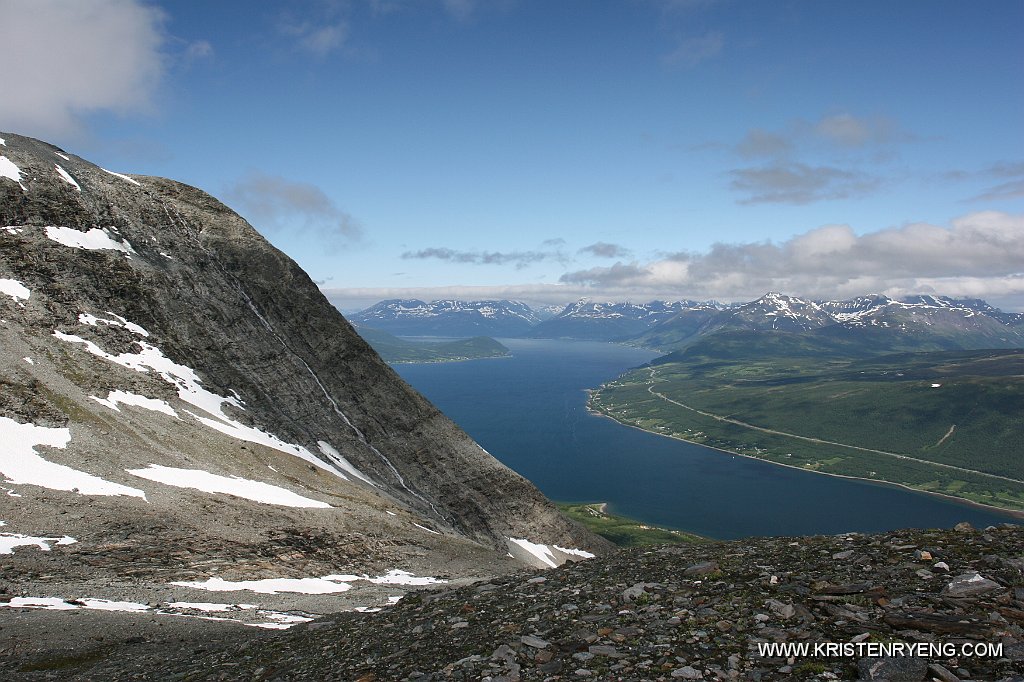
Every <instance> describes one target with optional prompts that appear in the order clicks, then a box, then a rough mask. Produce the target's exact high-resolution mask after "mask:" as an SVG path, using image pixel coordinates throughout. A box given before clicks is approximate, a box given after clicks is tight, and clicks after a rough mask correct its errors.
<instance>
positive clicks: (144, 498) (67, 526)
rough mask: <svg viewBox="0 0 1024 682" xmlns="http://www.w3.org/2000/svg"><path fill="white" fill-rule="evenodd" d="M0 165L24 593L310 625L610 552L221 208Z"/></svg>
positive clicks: (33, 152) (9, 547)
mask: <svg viewBox="0 0 1024 682" xmlns="http://www.w3.org/2000/svg"><path fill="white" fill-rule="evenodd" d="M0 140H2V142H0V175H2V177H0V382H2V384H3V386H2V389H3V390H2V391H0V474H2V476H3V481H2V482H0V493H4V494H2V495H0V499H2V500H3V505H2V506H0V522H2V523H3V528H2V529H0V565H2V567H3V580H4V581H5V582H6V585H5V586H4V587H5V589H6V590H7V591H8V592H9V593H10V592H11V591H14V592H21V593H25V597H26V598H28V599H35V600H42V601H41V602H40V603H42V604H44V605H46V604H48V605H49V606H48V608H49V607H53V608H62V609H63V608H75V605H74V604H71V606H70V607H68V604H69V603H70V602H68V601H67V600H69V599H70V600H77V601H78V602H81V603H83V604H87V605H88V604H94V605H95V604H109V603H110V602H117V603H124V604H136V605H137V604H139V603H141V604H143V605H145V604H146V603H148V602H154V603H165V602H166V603H192V602H197V603H199V602H205V601H206V600H205V599H203V597H204V596H206V597H208V596H209V592H210V590H212V589H215V588H216V589H222V588H225V585H228V587H227V588H226V589H231V588H230V585H234V584H245V585H252V584H257V585H258V586H263V587H266V586H267V585H269V586H270V587H271V588H273V586H275V585H277V586H280V585H284V586H285V587H286V588H289V589H282V590H278V591H276V592H274V595H276V596H268V597H266V599H265V600H264V601H263V602H261V603H260V604H258V606H260V607H261V608H262V607H267V608H269V609H271V610H276V612H283V611H287V610H289V609H291V608H299V609H304V610H308V611H309V612H311V613H317V612H323V609H327V610H340V609H344V608H353V607H357V606H358V607H372V606H378V605H379V604H380V603H381V602H382V601H383V602H386V598H387V597H388V596H395V595H396V594H399V593H401V592H403V591H404V590H405V589H408V585H409V584H416V581H417V580H420V581H421V580H424V579H428V578H429V579H430V580H450V581H459V580H465V579H467V578H473V577H479V576H481V575H493V574H496V573H501V572H505V571H508V570H514V569H515V568H517V567H521V566H523V565H534V566H547V565H553V564H556V563H558V562H560V561H563V560H567V559H574V560H575V559H579V558H580V557H581V556H583V555H588V554H590V553H595V552H601V551H605V550H606V549H607V548H608V545H607V543H605V542H604V541H603V540H601V539H600V538H596V537H595V536H592V535H591V534H589V533H588V532H587V531H585V530H583V529H582V528H580V527H579V526H577V525H576V524H574V523H572V522H570V521H569V520H567V519H565V518H564V517H562V516H561V515H560V514H559V513H558V511H557V509H556V508H555V507H554V506H553V505H552V504H550V503H549V502H548V501H547V500H546V499H545V498H544V497H543V496H542V495H541V494H540V493H539V492H538V491H537V490H536V489H535V488H534V487H533V486H532V485H531V484H530V483H529V482H527V481H526V480H525V479H523V478H522V477H521V476H519V475H517V474H516V473H514V472H513V471H511V470H510V469H508V468H507V467H505V466H503V465H501V464H500V463H499V462H497V461H496V460H495V459H494V458H493V457H491V456H490V455H489V454H488V453H486V452H485V451H484V450H483V449H482V448H480V447H479V446H478V445H477V444H476V443H475V442H473V441H472V440H471V439H470V438H469V437H468V436H466V435H465V434H464V433H463V432H462V431H461V430H460V429H458V427H456V426H455V425H454V424H453V423H452V422H451V421H450V420H448V419H447V418H446V417H444V415H442V414H441V413H440V412H439V411H438V410H437V409H436V408H434V407H433V406H432V405H431V404H430V403H429V402H427V401H426V400H425V399H424V398H423V397H422V396H420V395H419V394H417V393H416V392H415V391H414V390H412V389H411V388H410V387H408V386H407V385H406V384H405V383H404V382H403V381H402V380H401V379H400V378H399V377H398V376H397V375H396V374H395V373H394V372H393V371H392V370H391V369H390V368H389V367H388V366H387V365H386V364H385V363H384V362H383V361H381V360H380V358H379V357H378V356H377V354H376V353H374V352H373V350H372V349H371V348H370V347H369V346H368V345H367V344H366V343H365V342H364V341H363V340H362V339H361V338H360V337H359V336H358V335H357V334H356V333H355V332H354V331H353V329H352V327H351V326H350V325H349V324H348V322H347V321H345V319H344V318H343V317H342V316H341V315H340V314H339V313H338V312H337V310H336V309H335V308H334V307H333V306H331V305H330V303H329V302H328V301H327V300H326V299H325V298H324V296H323V295H322V294H321V293H320V291H319V289H318V288H317V287H316V285H315V284H314V283H313V282H312V281H311V280H310V278H309V277H308V276H307V275H306V273H304V272H303V271H302V270H301V269H300V268H299V267H298V265H296V264H295V263H294V262H293V261H292V260H291V259H289V258H288V257H287V256H285V255H284V254H283V253H281V252H280V251H278V250H276V249H274V248H273V247H272V246H271V245H270V244H269V243H267V242H266V240H264V239H263V238H262V237H261V236H260V235H259V234H258V233H257V232H256V231H255V230H254V229H253V228H252V227H251V226H250V225H248V224H247V223H246V222H245V221H244V220H243V219H241V218H240V217H239V216H238V215H237V214H235V213H234V212H232V211H231V210H230V209H229V208H227V207H226V206H224V205H223V204H221V203H220V202H218V201H217V200H216V199H214V198H213V197H211V196H210V195H208V194H206V193H204V192H202V191H201V190H198V189H196V188H193V187H189V186H187V185H183V184H180V183H176V182H173V181H171V180H166V179H163V178H155V177H144V176H129V175H124V174H119V173H113V172H110V171H106V170H104V169H102V168H99V167H98V166H95V165H94V164H92V163H90V162H88V161H86V160H84V159H81V158H79V157H77V156H74V155H72V154H69V153H67V152H65V151H64V150H61V149H59V148H56V147H53V146H52V145H48V144H46V143H43V142H40V141H37V140H33V139H30V138H26V137H21V136H17V135H12V134H7V133H2V134H0ZM560 548H561V549H560ZM396 571H397V573H396ZM260 581H271V582H270V583H263V582H260ZM274 581H284V583H277V582H274ZM289 581H291V582H289ZM410 581H411V582H410ZM218 586H219V587H218ZM290 588H295V589H290ZM246 589H248V588H246ZM272 592H273V590H271V591H270V592H260V594H267V595H271V593H272ZM313 593H317V594H321V595H323V594H329V595H332V597H330V598H325V597H322V596H321V597H319V598H318V600H317V601H316V602H315V603H314V602H312V601H311V599H313V598H312V597H311V596H310V595H311V594H313ZM288 595H291V596H288ZM83 599H86V600H92V601H82V600H83ZM260 599H263V598H262V597H261V598H260ZM331 599H333V601H331ZM47 600H55V601H47ZM97 600H98V601H97ZM224 606H225V607H226V606H230V604H228V605H224ZM314 607H315V608H314ZM82 608H86V607H82ZM90 608H91V607H90ZM133 608H134V607H133ZM318 609H319V611H318ZM242 612H246V613H248V611H247V610H245V609H234V610H230V609H229V610H228V612H227V613H228V614H229V615H231V614H233V615H235V616H237V615H238V614H239V613H242ZM253 613H256V611H253ZM264 625H266V623H264Z"/></svg>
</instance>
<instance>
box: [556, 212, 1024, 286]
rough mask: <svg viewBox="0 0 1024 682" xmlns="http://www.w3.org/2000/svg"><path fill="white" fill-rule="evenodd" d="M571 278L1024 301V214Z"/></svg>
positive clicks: (843, 230) (596, 282)
mask: <svg viewBox="0 0 1024 682" xmlns="http://www.w3.org/2000/svg"><path fill="white" fill-rule="evenodd" d="M561 281H562V282H563V283H564V284H570V285H577V286H578V285H585V286H588V287H590V288H591V289H594V290H610V291H622V290H630V291H632V292H633V295H634V296H641V295H645V294H647V295H656V294H659V295H664V294H666V293H667V292H671V293H669V295H670V296H672V297H676V298H680V297H688V298H721V299H744V298H752V297H755V296H758V295H760V294H762V293H764V292H765V291H769V290H775V291H785V292H792V293H795V294H800V295H804V296H815V297H827V298H832V297H846V296H854V295H860V294H866V293H879V292H880V293H885V294H888V295H905V294H909V293H920V292H936V293H943V294H950V295H969V296H980V297H982V298H984V297H985V296H986V295H992V296H1000V297H1005V296H1009V295H1017V296H1020V297H1024V215H1012V214H1007V213H1001V212H998V211H983V212H979V213H972V214H970V215H966V216H963V217H961V218H958V219H956V220H954V221H952V223H951V224H950V225H949V226H939V225H931V224H927V223H913V224H908V225H903V226H900V227H894V228H889V229H885V230H880V231H878V232H872V233H868V234H864V235H857V234H856V233H854V231H853V230H852V228H850V227H849V226H847V225H826V226H823V227H819V228H816V229H814V230H811V231H809V232H806V233H804V234H800V235H797V236H795V237H793V238H791V239H789V240H787V241H785V242H782V243H772V242H752V243H745V244H723V243H719V244H715V245H713V246H712V247H711V249H710V250H709V251H708V252H706V253H688V252H681V253H676V254H670V255H668V256H666V257H665V258H663V259H661V260H658V261H653V262H650V263H638V262H631V263H622V262H617V263H615V264H614V265H612V266H609V267H598V268H590V269H588V270H580V271H576V272H570V273H566V274H565V275H563V276H562V278H561Z"/></svg>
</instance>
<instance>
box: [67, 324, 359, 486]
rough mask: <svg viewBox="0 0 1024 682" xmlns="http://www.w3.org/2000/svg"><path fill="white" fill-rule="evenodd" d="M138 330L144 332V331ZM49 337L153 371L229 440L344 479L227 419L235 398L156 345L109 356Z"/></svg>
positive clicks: (302, 452) (297, 450) (70, 338)
mask: <svg viewBox="0 0 1024 682" xmlns="http://www.w3.org/2000/svg"><path fill="white" fill-rule="evenodd" d="M81 319H83V318H80V320H81ZM89 319H92V316H89V315H85V320H86V322H85V323H86V324H89V323H90V322H88V320H89ZM106 323H108V324H110V323H111V322H110V321H109V320H108V321H106ZM124 324H125V326H126V328H127V325H128V324H131V323H128V322H125V323H124ZM134 327H136V328H137V329H139V330H142V328H141V327H138V325H134ZM142 331H143V332H144V331H145V330H142ZM146 333H148V332H146ZM53 335H54V336H56V337H57V338H58V339H61V340H62V341H67V342H69V343H80V344H82V345H84V346H85V350H87V351H88V352H89V353H92V354H93V355H95V356H97V357H101V358H103V359H104V360H108V361H110V362H113V363H116V364H118V365H121V366H122V367H127V368H128V369H132V370H135V371H136V372H143V373H147V372H149V371H150V370H153V371H155V372H156V373H157V374H159V375H160V378H161V379H163V380H164V381H166V382H167V383H169V384H171V385H172V386H174V387H175V388H176V389H177V390H178V397H179V398H180V399H181V400H183V401H184V402H186V403H188V404H190V405H193V406H195V407H197V408H199V409H200V410H202V411H203V412H206V413H208V414H210V415H213V416H215V417H216V419H210V418H208V417H202V416H199V415H197V414H195V413H194V412H188V411H186V413H187V414H189V415H191V416H192V417H194V418H195V419H196V420H198V421H199V422H200V423H202V424H203V425H205V426H208V427H210V428H212V429H215V430H217V431H219V432H221V433H223V434H225V435H227V436H231V437H232V438H237V439H238V440H242V441H246V442H249V443H256V444H258V445H265V446H267V447H269V448H272V449H274V450H277V451H279V452H284V453H287V454H289V455H294V456H295V457H298V458H300V459H302V460H304V461H306V462H309V463H310V464H312V465H314V466H317V467H320V468H321V469H324V470H325V471H329V472H331V473H332V474H335V475H336V476H338V477H339V478H341V479H342V480H348V479H347V478H346V477H345V476H344V475H343V474H342V473H341V472H340V471H339V470H338V469H337V468H336V467H332V466H329V465H328V464H326V463H325V462H324V461H323V460H321V459H320V458H319V457H317V456H316V455H314V454H313V453H312V452H310V451H309V450H307V449H306V448H304V447H302V446H301V445H295V444H292V443H285V442H284V441H282V440H281V439H280V438H278V437H277V436H275V435H273V434H270V433H266V432H265V431H261V430H259V429H257V428H255V427H253V426H246V425H244V424H241V423H240V422H237V421H235V420H233V419H231V418H230V417H229V416H228V415H226V414H224V411H223V406H224V405H225V404H228V405H232V406H234V407H236V408H238V409H243V410H244V409H245V408H244V407H243V406H242V402H241V401H240V400H239V399H238V398H234V397H232V398H225V397H223V396H219V395H217V394H216V393H213V392H212V391H209V390H207V389H206V388H204V387H203V386H202V380H201V379H200V378H199V375H197V374H196V372H195V370H193V369H192V368H191V367H187V366H186V365H179V364H178V363H176V362H174V361H173V360H171V359H170V358H168V357H167V356H165V355H164V354H163V352H162V351H161V350H160V349H159V348H157V347H156V346H153V345H151V344H149V343H147V342H145V341H142V340H138V341H136V342H135V343H136V344H138V345H139V347H140V348H141V349H142V350H141V351H139V352H138V353H120V354H118V355H111V354H110V353H107V352H106V351H104V350H103V349H102V348H100V347H99V346H97V345H96V344H95V343H93V342H92V341H88V340H86V339H83V338H81V337H80V336H76V335H74V334H65V333H64V332H59V331H54V332H53Z"/></svg>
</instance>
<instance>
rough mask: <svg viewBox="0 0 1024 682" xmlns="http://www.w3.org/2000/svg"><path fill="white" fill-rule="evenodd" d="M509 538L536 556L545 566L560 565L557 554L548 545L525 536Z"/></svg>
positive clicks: (553, 566)
mask: <svg viewBox="0 0 1024 682" xmlns="http://www.w3.org/2000/svg"><path fill="white" fill-rule="evenodd" d="M508 540H509V542H512V543H515V544H516V545H518V546H519V547H520V548H522V549H524V550H526V551H527V552H528V553H529V554H531V555H533V556H534V557H536V558H537V559H538V560H539V561H540V562H541V563H542V564H544V565H545V566H550V567H551V568H555V567H556V566H558V562H557V561H555V555H554V554H552V553H551V549H549V548H548V546H547V545H542V544H539V543H536V542H530V541H529V540H527V539H525V538H509V539H508Z"/></svg>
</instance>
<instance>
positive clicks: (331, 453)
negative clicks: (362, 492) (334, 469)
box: [316, 440, 376, 485]
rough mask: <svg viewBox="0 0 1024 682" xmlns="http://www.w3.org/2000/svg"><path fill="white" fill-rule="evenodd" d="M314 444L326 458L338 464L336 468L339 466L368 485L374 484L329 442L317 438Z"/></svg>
mask: <svg viewBox="0 0 1024 682" xmlns="http://www.w3.org/2000/svg"><path fill="white" fill-rule="evenodd" d="M316 444H317V445H319V446H320V452H322V453H324V455H325V456H326V457H327V459H329V460H331V461H332V462H334V463H335V464H336V465H337V466H338V468H340V469H342V470H344V471H347V472H348V473H350V474H352V475H353V476H355V477H356V478H358V479H360V480H362V481H365V482H366V483H369V484H370V485H376V484H375V483H374V482H373V481H371V480H370V479H369V478H368V477H367V476H366V474H364V473H363V472H361V471H360V470H359V469H357V468H355V467H354V466H352V464H351V463H349V461H348V460H347V459H345V458H344V457H342V456H341V453H339V452H338V451H337V450H335V449H334V447H333V446H331V444H330V443H328V442H327V441H325V440H318V441H317V442H316Z"/></svg>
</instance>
